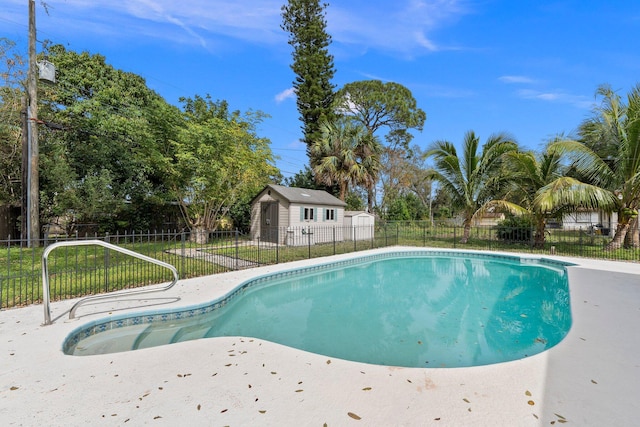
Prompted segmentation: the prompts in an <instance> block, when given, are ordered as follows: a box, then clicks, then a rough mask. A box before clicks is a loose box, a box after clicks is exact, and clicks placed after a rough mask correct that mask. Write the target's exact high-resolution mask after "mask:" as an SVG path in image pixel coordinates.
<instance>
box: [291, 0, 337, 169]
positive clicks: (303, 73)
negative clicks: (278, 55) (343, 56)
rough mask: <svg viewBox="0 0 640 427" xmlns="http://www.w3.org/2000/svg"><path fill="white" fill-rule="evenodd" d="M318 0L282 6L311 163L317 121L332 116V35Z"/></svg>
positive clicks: (316, 133) (330, 119) (323, 5)
mask: <svg viewBox="0 0 640 427" xmlns="http://www.w3.org/2000/svg"><path fill="white" fill-rule="evenodd" d="M327 6H328V3H323V4H320V2H319V1H318V0H289V2H288V4H287V5H285V6H282V19H283V23H282V25H281V27H282V29H283V30H285V31H287V32H288V33H289V44H290V45H291V46H292V47H293V53H292V56H293V64H292V65H291V69H292V70H293V72H294V73H295V74H296V78H295V80H294V82H293V87H294V89H295V91H296V95H297V106H298V111H299V112H300V120H301V121H302V123H303V125H302V130H303V133H304V142H305V143H306V144H307V154H308V155H309V157H310V162H311V165H312V166H313V165H315V163H316V161H315V159H314V158H313V157H312V156H311V146H312V145H313V143H314V142H315V141H317V140H318V138H319V137H320V134H321V132H320V123H321V122H322V121H323V120H327V121H332V120H333V118H334V114H333V110H332V103H333V97H334V88H335V86H334V85H333V84H332V83H331V79H332V78H333V75H334V74H335V69H334V66H333V56H332V55H330V54H329V50H328V47H329V44H331V36H330V35H329V34H328V33H327V31H326V28H327V22H326V19H325V9H326V7H327Z"/></svg>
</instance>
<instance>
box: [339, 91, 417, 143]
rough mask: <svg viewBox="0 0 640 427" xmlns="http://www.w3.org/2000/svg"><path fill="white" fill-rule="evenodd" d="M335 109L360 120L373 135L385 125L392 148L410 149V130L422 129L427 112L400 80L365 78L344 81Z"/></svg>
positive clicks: (387, 138)
mask: <svg viewBox="0 0 640 427" xmlns="http://www.w3.org/2000/svg"><path fill="white" fill-rule="evenodd" d="M334 102H335V106H336V109H337V110H338V111H339V112H340V113H341V114H343V115H346V116H348V117H351V118H352V119H353V120H355V121H357V122H359V123H361V124H362V125H363V126H364V127H366V128H367V130H368V131H369V132H370V133H371V134H375V133H376V132H377V131H378V129H381V128H383V127H385V128H387V129H388V133H387V134H386V135H385V139H386V141H387V143H388V144H389V146H391V147H398V146H400V147H404V148H405V149H408V148H409V143H410V142H411V139H412V138H413V135H411V133H410V132H409V130H411V129H415V130H418V131H422V127H423V126H424V122H425V120H426V118H427V115H426V114H425V112H424V111H422V110H421V109H420V108H418V105H417V102H416V100H415V98H414V97H413V94H412V93H411V91H410V90H409V89H407V88H406V87H404V86H403V85H401V84H399V83H394V82H388V83H383V82H381V81H380V80H363V81H357V82H353V83H347V84H345V85H344V86H343V87H342V88H341V89H340V90H339V91H338V92H337V93H336V96H335V101H334Z"/></svg>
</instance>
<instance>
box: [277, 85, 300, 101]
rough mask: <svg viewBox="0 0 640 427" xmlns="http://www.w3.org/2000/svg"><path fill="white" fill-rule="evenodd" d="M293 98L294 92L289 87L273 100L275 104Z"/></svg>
mask: <svg viewBox="0 0 640 427" xmlns="http://www.w3.org/2000/svg"><path fill="white" fill-rule="evenodd" d="M295 96H296V90H295V89H294V88H292V87H290V88H289V89H285V90H283V91H282V92H280V93H279V94H277V95H276V97H275V98H276V102H277V103H281V102H283V101H285V100H287V99H291V98H295Z"/></svg>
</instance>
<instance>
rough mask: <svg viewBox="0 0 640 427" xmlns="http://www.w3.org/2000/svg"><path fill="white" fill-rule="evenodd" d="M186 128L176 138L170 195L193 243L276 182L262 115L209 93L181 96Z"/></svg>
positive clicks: (199, 240)
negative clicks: (260, 130)
mask: <svg viewBox="0 0 640 427" xmlns="http://www.w3.org/2000/svg"><path fill="white" fill-rule="evenodd" d="M181 101H182V102H183V103H184V110H185V111H184V116H185V120H186V126H185V127H184V128H182V129H181V131H180V135H179V136H178V139H177V140H176V141H174V142H173V145H174V150H175V158H174V162H173V164H172V171H171V174H172V176H171V181H172V187H171V189H172V194H173V195H174V197H175V199H176V201H177V202H178V203H179V205H180V208H181V211H182V213H183V216H184V220H185V222H186V223H187V225H188V227H189V228H190V229H191V231H192V233H191V238H192V240H193V241H196V242H199V243H204V242H206V238H207V232H208V231H213V230H216V229H217V227H218V225H219V221H220V219H221V218H222V217H223V216H225V215H226V214H227V213H228V212H229V211H230V210H232V209H233V208H234V207H235V206H236V205H238V204H239V203H241V202H243V201H244V202H246V201H247V197H248V196H253V195H255V194H256V193H257V192H258V191H259V190H260V189H261V188H262V187H263V186H264V185H266V184H267V183H269V182H271V181H272V176H273V174H275V172H276V169H275V167H274V166H273V165H272V162H273V157H272V154H271V149H270V148H269V141H268V140H267V139H265V138H260V137H258V136H257V135H256V133H255V129H256V125H257V124H258V123H260V121H261V120H262V119H263V117H264V115H263V114H261V113H247V114H245V115H244V116H241V114H240V112H238V111H234V112H229V111H228V105H227V103H226V102H225V101H218V102H213V101H212V100H211V99H210V98H209V97H208V96H207V97H206V98H202V97H200V96H196V97H195V98H193V99H191V98H183V99H182V100H181Z"/></svg>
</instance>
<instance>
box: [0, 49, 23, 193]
mask: <svg viewBox="0 0 640 427" xmlns="http://www.w3.org/2000/svg"><path fill="white" fill-rule="evenodd" d="M24 64H25V60H24V58H23V57H22V56H20V55H19V54H18V53H16V52H15V43H13V42H12V41H10V40H8V39H4V38H0V205H5V204H17V203H18V202H19V201H20V197H21V186H20V182H21V173H20V170H21V153H22V140H21V138H22V126H21V119H20V111H21V109H22V107H21V101H20V99H21V96H22V90H21V87H20V83H21V81H23V79H24V77H25V76H24Z"/></svg>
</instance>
